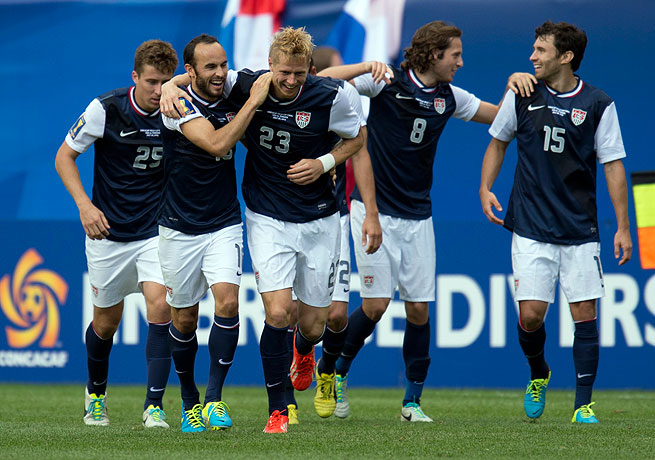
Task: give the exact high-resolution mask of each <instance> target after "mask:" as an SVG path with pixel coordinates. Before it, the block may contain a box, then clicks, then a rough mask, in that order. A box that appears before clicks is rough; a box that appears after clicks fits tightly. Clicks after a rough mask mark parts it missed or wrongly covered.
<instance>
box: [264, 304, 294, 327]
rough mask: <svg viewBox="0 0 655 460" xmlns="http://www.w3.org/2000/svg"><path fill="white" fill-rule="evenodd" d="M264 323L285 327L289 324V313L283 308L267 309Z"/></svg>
mask: <svg viewBox="0 0 655 460" xmlns="http://www.w3.org/2000/svg"><path fill="white" fill-rule="evenodd" d="M266 323H267V324H269V325H270V326H273V327H285V326H288V325H289V314H288V312H287V311H285V310H284V309H281V308H279V309H269V311H267V312H266Z"/></svg>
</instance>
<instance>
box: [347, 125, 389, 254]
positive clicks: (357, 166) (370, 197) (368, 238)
mask: <svg viewBox="0 0 655 460" xmlns="http://www.w3.org/2000/svg"><path fill="white" fill-rule="evenodd" d="M362 132H363V134H364V146H363V147H362V148H361V149H360V150H359V151H358V152H357V153H355V154H354V155H353V157H352V164H353V173H354V175H355V183H356V184H357V188H358V189H359V193H360V194H361V196H362V202H363V203H364V207H365V208H366V216H365V217H364V222H363V223H362V246H365V247H366V254H373V253H374V252H375V251H377V250H378V249H379V248H380V245H381V244H382V226H380V218H379V215H378V204H377V202H376V201H375V180H374V178H373V166H372V165H371V157H370V155H369V154H368V149H367V148H366V130H365V128H362Z"/></svg>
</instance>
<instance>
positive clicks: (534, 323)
mask: <svg viewBox="0 0 655 460" xmlns="http://www.w3.org/2000/svg"><path fill="white" fill-rule="evenodd" d="M543 322H544V318H543V316H542V315H540V314H539V313H538V312H535V311H521V326H523V329H525V330H526V331H534V330H535V329H538V328H539V327H540V326H541V325H542V324H543Z"/></svg>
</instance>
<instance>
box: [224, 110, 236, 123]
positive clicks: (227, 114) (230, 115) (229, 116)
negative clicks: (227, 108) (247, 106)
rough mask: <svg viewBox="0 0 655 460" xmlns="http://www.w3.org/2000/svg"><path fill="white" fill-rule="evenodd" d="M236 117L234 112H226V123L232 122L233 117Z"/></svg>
mask: <svg viewBox="0 0 655 460" xmlns="http://www.w3.org/2000/svg"><path fill="white" fill-rule="evenodd" d="M236 116H237V114H236V113H234V112H228V113H226V114H225V118H227V121H228V122H230V121H232V120H234V117H236Z"/></svg>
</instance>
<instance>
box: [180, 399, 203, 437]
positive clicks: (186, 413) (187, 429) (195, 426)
mask: <svg viewBox="0 0 655 460" xmlns="http://www.w3.org/2000/svg"><path fill="white" fill-rule="evenodd" d="M180 423H181V424H182V433H198V432H200V431H205V430H206V427H205V424H204V422H203V421H202V404H196V405H195V406H193V407H192V408H191V409H189V410H184V405H182V421H181V422H180Z"/></svg>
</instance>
